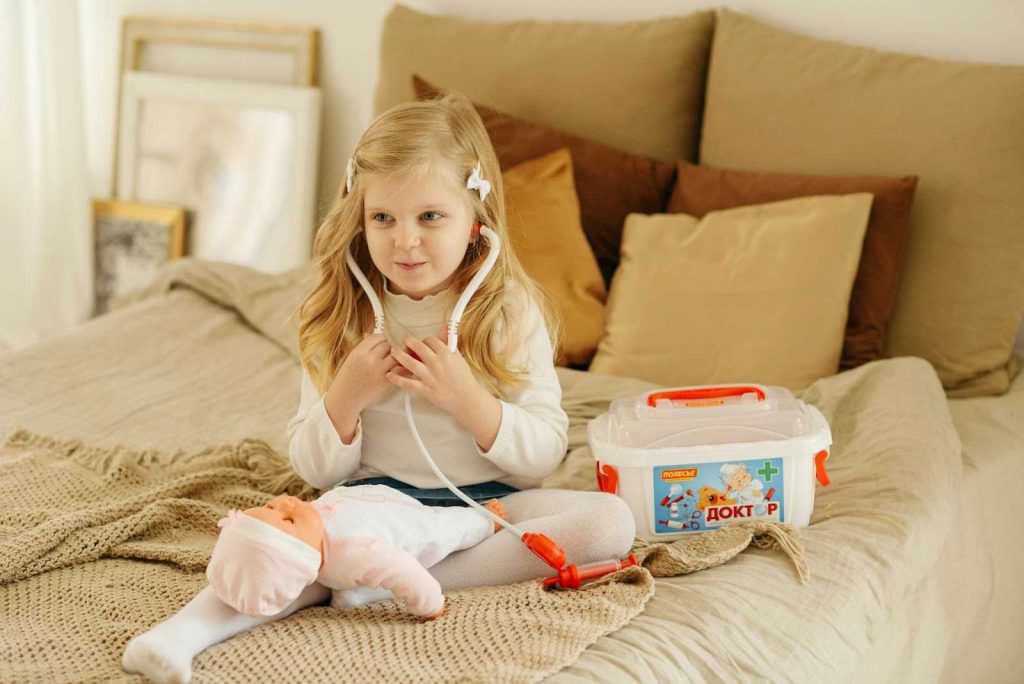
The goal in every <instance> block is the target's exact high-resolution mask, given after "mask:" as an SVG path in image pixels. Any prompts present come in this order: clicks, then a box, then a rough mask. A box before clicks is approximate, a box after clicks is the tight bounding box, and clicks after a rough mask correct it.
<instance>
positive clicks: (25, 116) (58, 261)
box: [0, 0, 93, 351]
mask: <svg viewBox="0 0 1024 684" xmlns="http://www.w3.org/2000/svg"><path fill="white" fill-rule="evenodd" d="M78 25H79V22H78V10H77V7H76V2H75V0H0V351H3V350H4V349H5V348H6V349H8V350H10V349H18V348H21V347H24V346H27V345H29V344H32V343H34V342H37V341H39V340H42V339H44V338H46V337H49V336H51V335H54V334H57V333H60V332H63V331H65V330H67V329H68V328H70V327H72V326H74V325H76V324H78V323H80V322H82V321H83V320H85V319H87V318H88V317H89V316H90V315H91V313H92V302H93V289H92V228H91V208H90V201H89V190H88V183H89V179H88V173H87V166H86V157H85V149H86V148H85V130H84V122H83V113H82V74H81V66H80V64H81V57H80V44H79V30H78Z"/></svg>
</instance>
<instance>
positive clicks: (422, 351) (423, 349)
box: [405, 335, 434, 363]
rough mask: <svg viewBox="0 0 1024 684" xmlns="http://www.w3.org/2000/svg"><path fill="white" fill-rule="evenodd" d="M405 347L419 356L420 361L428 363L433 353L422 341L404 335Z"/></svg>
mask: <svg viewBox="0 0 1024 684" xmlns="http://www.w3.org/2000/svg"><path fill="white" fill-rule="evenodd" d="M405 346H407V347H408V348H409V349H411V350H412V351H414V352H416V355H417V356H419V357H420V359H421V360H422V361H424V362H428V363H429V361H430V357H431V355H432V354H433V353H434V350H433V349H431V348H430V347H429V346H428V345H426V344H424V342H423V340H418V339H416V338H415V337H413V336H412V335H406V337H405Z"/></svg>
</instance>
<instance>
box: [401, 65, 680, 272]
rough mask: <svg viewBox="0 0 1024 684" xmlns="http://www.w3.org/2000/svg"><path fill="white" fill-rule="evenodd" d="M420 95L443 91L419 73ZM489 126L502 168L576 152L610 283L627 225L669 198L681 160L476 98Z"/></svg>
mask: <svg viewBox="0 0 1024 684" xmlns="http://www.w3.org/2000/svg"><path fill="white" fill-rule="evenodd" d="M412 78H413V86H414V88H415V89H416V96H417V98H419V99H424V98H430V97H434V96H436V95H438V94H441V90H440V89H439V88H437V87H436V86H434V85H432V84H430V83H427V82H426V81H425V80H423V79H422V78H420V77H419V76H416V75H413V77H412ZM474 106H475V107H476V110H477V112H478V113H479V114H480V118H482V119H483V121H484V126H486V127H487V133H488V135H490V137H491V143H492V144H493V145H494V150H495V152H496V153H497V155H498V161H499V163H500V164H501V168H502V169H507V168H509V167H511V166H515V165H516V164H521V163H522V162H524V161H526V160H528V159H535V158H536V157H539V156H541V155H544V154H547V153H549V152H553V151H554V150H557V149H561V148H568V150H569V152H570V154H571V155H572V167H573V179H574V180H575V183H576V194H577V195H578V196H579V201H580V213H581V215H582V220H583V232H584V233H585V234H586V236H587V241H588V242H589V243H590V248H591V249H592V250H593V252H594V256H595V257H597V263H598V266H599V267H600V268H601V276H602V277H603V279H604V282H605V285H608V284H609V283H611V279H612V274H613V273H614V272H615V268H616V267H617V266H618V265H619V243H620V242H621V240H622V224H623V222H624V221H625V220H626V215H627V214H629V213H631V212H632V213H637V214H655V213H658V212H661V211H662V210H663V209H664V207H665V202H666V201H668V197H669V193H670V192H671V191H672V183H673V182H674V180H675V174H676V170H675V164H674V163H672V162H665V161H660V160H658V159H652V158H650V157H642V156H639V155H635V154H630V153H628V152H623V151H621V150H617V149H615V148H612V147H608V146H607V145H602V144H601V143H598V142H594V141H593V140H586V139H584V138H579V137H577V136H575V135H571V134H569V133H565V132H563V131H559V130H556V129H554V128H549V127H548V126H541V125H538V124H534V123H530V122H528V121H524V120H522V119H519V118H517V117H514V116H511V115H509V114H504V113H502V112H499V111H496V110H494V109H491V108H489V107H484V106H482V105H480V104H476V103H474Z"/></svg>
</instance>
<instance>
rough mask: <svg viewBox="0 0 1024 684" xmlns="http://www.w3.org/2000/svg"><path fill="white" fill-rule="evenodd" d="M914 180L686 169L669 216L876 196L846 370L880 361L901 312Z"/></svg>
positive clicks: (846, 345) (849, 327) (854, 298)
mask: <svg viewBox="0 0 1024 684" xmlns="http://www.w3.org/2000/svg"><path fill="white" fill-rule="evenodd" d="M916 185H917V177H916V176H895V177H887V176H803V175H796V174H783V173H755V172H751V171H733V170H727V169H716V168H711V167H708V166H696V165H694V164H691V163H689V162H686V161H680V162H679V165H678V175H677V177H676V187H675V189H674V190H673V191H672V197H671V198H669V202H668V209H667V211H668V212H669V213H673V214H675V213H679V214H689V215H690V216H696V217H698V218H700V217H702V216H704V215H705V214H707V213H709V212H712V211H717V210H719V209H732V208H733V207H740V206H743V205H747V204H763V203H765V202H775V201H778V200H786V199H793V198H795V197H807V196H810V195H848V194H851V193H855V192H870V193H871V194H872V195H874V197H875V200H874V202H872V204H871V215H870V217H869V218H868V227H867V233H866V234H865V235H864V246H863V250H862V251H861V257H860V266H859V267H858V269H857V278H856V280H855V281H854V283H853V294H852V295H851V296H850V309H849V315H848V317H847V319H846V335H845V337H844V340H843V356H842V359H841V361H840V368H842V369H847V368H854V367H855V366H859V365H861V364H864V363H867V362H868V361H875V360H877V359H880V358H882V351H883V349H884V348H885V333H886V329H887V328H888V326H889V321H890V320H891V319H892V311H893V308H894V306H895V305H896V292H897V289H898V285H899V279H900V272H901V271H902V268H903V252H904V247H905V246H906V243H907V230H908V227H909V225H910V205H911V202H912V200H913V199H914V188H915V186H916Z"/></svg>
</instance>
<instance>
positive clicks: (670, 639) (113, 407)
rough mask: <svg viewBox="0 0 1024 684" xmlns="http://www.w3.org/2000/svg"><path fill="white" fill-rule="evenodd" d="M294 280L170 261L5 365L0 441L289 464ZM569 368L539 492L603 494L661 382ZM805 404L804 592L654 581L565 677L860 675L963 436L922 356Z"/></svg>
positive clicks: (841, 384) (930, 557)
mask: <svg viewBox="0 0 1024 684" xmlns="http://www.w3.org/2000/svg"><path fill="white" fill-rule="evenodd" d="M299 275H300V274H299V273H291V274H285V275H283V276H277V277H271V276H262V275H259V274H256V273H255V272H253V271H249V270H248V269H244V268H241V267H234V266H229V265H226V264H210V263H206V262H198V261H192V260H189V259H185V260H180V261H178V262H176V263H174V264H172V265H170V266H169V267H168V268H167V269H165V271H164V272H163V275H162V277H161V279H160V280H159V281H158V282H157V283H156V284H154V286H153V287H151V288H149V290H148V291H147V293H146V296H145V297H135V298H133V301H132V302H131V303H129V305H128V306H126V307H125V308H122V309H119V310H117V311H115V312H113V313H111V314H109V315H107V316H103V317H101V318H98V319H95V320H93V321H91V322H90V323H88V324H87V325H85V326H83V327H81V328H79V329H78V330H76V331H74V332H72V333H70V334H69V335H67V336H65V337H63V338H58V339H52V340H48V341H45V342H43V343H41V344H38V345H36V346H34V347H32V348H30V349H26V350H22V351H20V352H17V353H13V354H8V355H5V356H0V432H3V431H6V429H7V428H8V427H10V426H12V425H23V426H25V427H27V428H29V429H31V430H34V431H37V432H41V433H45V434H50V435H54V436H58V437H60V436H64V437H76V438H81V439H87V440H90V441H93V442H98V443H110V444H113V443H124V444H129V445H136V446H138V447H146V446H153V447H156V448H160V449H170V450H175V449H182V450H192V449H197V448H201V447H204V446H208V445H210V444H219V443H224V442H230V441H235V440H238V439H241V438H244V437H253V438H257V439H262V440H264V441H266V442H267V443H268V444H269V445H271V447H273V448H274V449H276V450H278V451H279V452H281V453H284V452H285V449H286V436H285V430H284V426H285V424H286V422H287V420H288V418H290V417H291V415H292V412H293V411H294V408H295V406H296V405H297V402H298V386H299V382H298V380H299V369H298V364H297V361H296V359H295V356H294V344H293V341H292V340H293V338H294V335H293V332H292V330H290V329H289V326H288V325H287V324H286V323H285V321H284V318H285V317H286V316H287V314H288V313H289V312H290V310H291V307H292V306H294V304H295V303H297V301H298V293H299V292H300V289H301V286H302V285H301V283H300V281H299ZM559 374H560V378H561V380H562V382H563V386H564V403H565V406H566V410H567V411H568V412H569V414H570V418H571V421H572V427H571V434H570V438H571V453H570V457H569V458H568V459H567V461H566V462H565V463H564V464H563V466H562V467H561V468H560V469H559V471H558V472H556V473H555V474H554V475H553V476H552V477H551V478H549V480H548V481H547V482H546V483H545V484H546V486H586V487H592V484H593V483H592V479H591V478H592V473H593V464H592V461H591V460H590V456H589V454H588V452H587V448H586V446H585V433H584V429H585V421H586V419H588V418H589V417H592V416H593V415H596V413H597V412H599V411H600V410H603V408H604V407H605V406H606V405H607V403H608V401H609V400H610V399H611V398H613V397H616V396H621V395H626V394H633V393H635V392H638V391H640V390H641V389H643V388H645V387H647V386H648V385H646V384H645V383H641V382H639V381H636V380H631V379H625V378H614V377H610V376H599V375H596V374H588V373H580V372H575V371H562V370H560V371H559ZM804 398H805V399H806V400H807V401H809V402H812V403H814V404H816V405H817V406H818V407H819V408H821V409H822V411H823V412H824V414H825V416H826V417H827V418H828V419H829V420H830V422H831V424H832V428H833V433H834V436H835V445H834V449H833V455H832V457H831V458H830V460H829V466H830V472H831V475H832V478H833V486H832V487H829V488H819V491H818V500H817V504H816V509H815V514H814V517H813V524H812V526H811V527H810V528H807V529H806V530H805V532H804V535H803V538H804V543H805V545H806V550H807V559H808V563H809V567H810V571H811V580H810V581H809V582H808V583H807V584H806V585H801V584H799V582H798V581H797V580H796V577H795V573H794V572H793V569H792V567H791V565H790V564H789V563H788V562H787V561H785V560H784V559H783V558H782V557H780V555H779V554H778V553H777V552H768V551H761V550H753V551H749V552H747V553H744V554H741V555H740V556H739V557H737V558H736V559H734V560H733V561H732V562H730V563H728V564H726V565H723V566H720V567H717V568H713V569H710V570H706V571H703V572H700V573H697V574H694V575H689V576H685V577H679V578H669V579H659V580H657V582H656V593H655V596H654V597H653V598H652V599H651V600H650V601H649V602H648V604H647V607H646V609H645V611H644V612H643V613H642V614H641V615H639V616H638V617H636V618H635V619H634V620H633V621H632V622H631V623H630V624H628V625H626V626H625V627H624V628H622V629H620V630H618V631H616V632H614V633H613V634H610V635H608V636H606V637H602V638H601V639H600V640H598V642H597V643H595V644H594V645H593V646H591V647H590V648H589V649H587V650H586V651H585V652H584V653H583V654H582V655H581V657H580V658H579V659H578V660H577V661H576V662H575V663H574V664H573V665H571V666H570V667H568V668H566V669H564V670H563V671H561V672H559V673H558V674H556V675H554V677H553V680H555V681H569V680H574V681H584V680H586V681H592V680H594V679H599V680H602V681H618V680H636V681H653V680H659V681H679V680H680V679H691V680H711V681H718V680H721V681H737V680H744V679H753V680H758V679H770V680H799V681H835V680H846V679H850V678H853V677H854V676H856V675H857V674H858V673H859V672H865V671H866V668H868V667H869V666H870V665H871V664H870V663H868V662H867V660H868V659H869V658H871V657H873V656H874V654H875V653H876V651H877V648H878V645H879V639H880V636H882V635H884V634H885V633H886V632H887V630H889V629H890V628H891V626H892V625H893V624H894V619H895V618H896V617H898V615H897V613H898V612H899V611H898V608H899V607H900V606H911V605H915V604H914V603H913V602H914V601H916V600H917V592H918V591H919V590H920V587H921V586H922V585H923V584H924V583H925V582H926V580H927V578H929V577H931V576H934V574H935V572H936V565H937V562H938V561H939V558H940V554H942V553H943V549H944V546H945V545H946V543H947V541H948V537H949V531H950V529H951V525H952V524H953V523H954V521H955V520H957V515H958V514H962V512H961V511H958V507H960V506H961V505H962V503H961V499H960V497H959V492H960V489H961V481H962V477H963V465H962V461H961V445H960V440H959V438H958V436H957V432H956V430H955V429H954V426H953V423H952V421H951V418H950V414H949V411H948V404H947V402H946V400H945V397H944V396H943V394H942V391H941V387H940V385H939V382H938V379H937V378H936V376H935V374H934V371H933V370H932V368H931V366H929V365H928V364H927V363H926V362H924V361H922V360H919V359H914V358H902V359H893V360H887V361H881V362H876V363H873V364H869V365H867V366H864V367H861V368H859V369H856V370H854V371H850V372H848V373H844V374H841V375H839V376H835V377H833V378H828V379H825V380H822V381H819V382H818V383H816V384H815V385H812V386H811V387H810V388H809V389H808V390H807V391H806V393H805V395H804ZM966 401H975V400H966ZM994 401H997V400H994ZM964 419H965V420H968V421H970V420H972V418H971V416H969V415H967V414H965V416H964ZM1007 429H1008V430H1009V431H1010V433H1011V434H1016V435H1019V434H1020V428H1019V427H1016V428H1012V427H1011V428H1007ZM1014 430H1016V431H1014ZM969 466H970V462H969ZM964 481H965V482H969V479H968V480H964ZM965 486H966V485H965ZM167 590H168V591H180V590H178V589H175V588H173V587H171V588H168V589H167ZM118 636H119V638H123V639H125V640H127V638H128V637H129V636H130V635H128V634H121V635H118Z"/></svg>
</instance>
